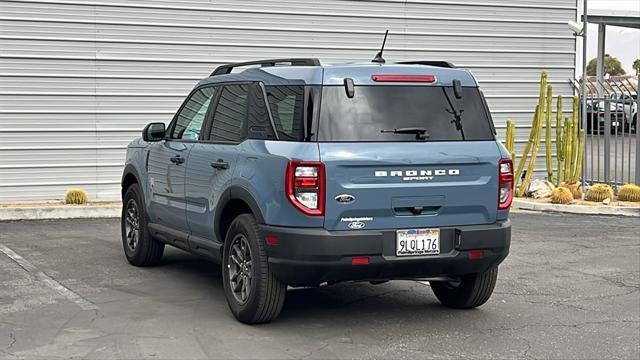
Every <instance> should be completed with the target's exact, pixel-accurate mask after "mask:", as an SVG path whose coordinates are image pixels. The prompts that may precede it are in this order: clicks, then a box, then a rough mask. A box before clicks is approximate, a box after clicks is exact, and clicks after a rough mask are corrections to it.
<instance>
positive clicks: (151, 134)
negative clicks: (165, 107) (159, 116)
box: [142, 122, 167, 141]
mask: <svg viewBox="0 0 640 360" xmlns="http://www.w3.org/2000/svg"><path fill="white" fill-rule="evenodd" d="M166 133H167V130H166V128H165V125H164V123H161V122H154V123H151V124H148V125H147V126H145V127H144V130H142V140H144V141H160V140H163V139H164V137H165V135H166Z"/></svg>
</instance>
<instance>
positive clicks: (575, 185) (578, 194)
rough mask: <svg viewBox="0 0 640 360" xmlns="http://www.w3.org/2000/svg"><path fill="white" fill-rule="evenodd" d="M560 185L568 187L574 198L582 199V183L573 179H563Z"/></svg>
mask: <svg viewBox="0 0 640 360" xmlns="http://www.w3.org/2000/svg"><path fill="white" fill-rule="evenodd" d="M560 187H562V188H565V189H568V190H569V191H570V192H571V195H572V196H573V198H574V199H575V200H578V199H582V184H580V183H579V182H577V181H575V180H568V181H563V182H561V183H560Z"/></svg>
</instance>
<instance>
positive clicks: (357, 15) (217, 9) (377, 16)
mask: <svg viewBox="0 0 640 360" xmlns="http://www.w3.org/2000/svg"><path fill="white" fill-rule="evenodd" d="M5 1H7V2H17V3H42V4H65V5H80V6H89V7H94V8H95V7H98V6H105V7H118V8H143V9H171V10H195V11H206V12H226V13H245V14H264V15H270V14H279V15H300V16H327V17H354V18H374V19H398V20H443V21H474V22H492V23H522V24H565V23H566V22H564V21H553V20H543V19H532V20H523V19H509V18H484V19H483V18H467V17H439V16H416V15H410V14H403V15H389V14H366V13H348V12H344V13H339V12H333V13H332V12H320V11H304V12H303V11H284V10H258V9H247V8H235V9H232V8H221V7H210V8H195V7H176V6H168V5H156V4H154V5H151V4H134V3H116V2H102V1H96V2H91V3H86V2H79V1H68V0H64V1H61V0H5ZM451 5H461V4H459V3H452V4H451Z"/></svg>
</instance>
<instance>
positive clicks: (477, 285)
mask: <svg viewBox="0 0 640 360" xmlns="http://www.w3.org/2000/svg"><path fill="white" fill-rule="evenodd" d="M497 279H498V267H497V266H496V267H492V268H490V269H489V270H487V271H485V272H483V273H480V274H473V275H467V276H463V277H461V278H460V279H459V280H456V281H433V282H431V289H432V290H433V293H434V294H435V295H436V297H437V298H438V300H440V302H441V303H442V305H444V306H447V307H450V308H454V309H471V308H475V307H478V306H480V305H482V304H484V303H486V302H487V300H489V298H490V297H491V294H492V293H493V289H494V288H495V286H496V280H497Z"/></svg>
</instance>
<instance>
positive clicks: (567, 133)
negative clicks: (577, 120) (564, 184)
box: [564, 117, 573, 181]
mask: <svg viewBox="0 0 640 360" xmlns="http://www.w3.org/2000/svg"><path fill="white" fill-rule="evenodd" d="M572 125H573V123H572V122H571V120H569V118H568V117H565V118H564V155H565V159H564V160H565V161H564V180H565V181H567V180H571V165H572V163H573V160H572V157H571V149H572V148H573V145H571V141H572V140H573V138H572V137H571V134H573V129H572V127H573V126H572Z"/></svg>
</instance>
